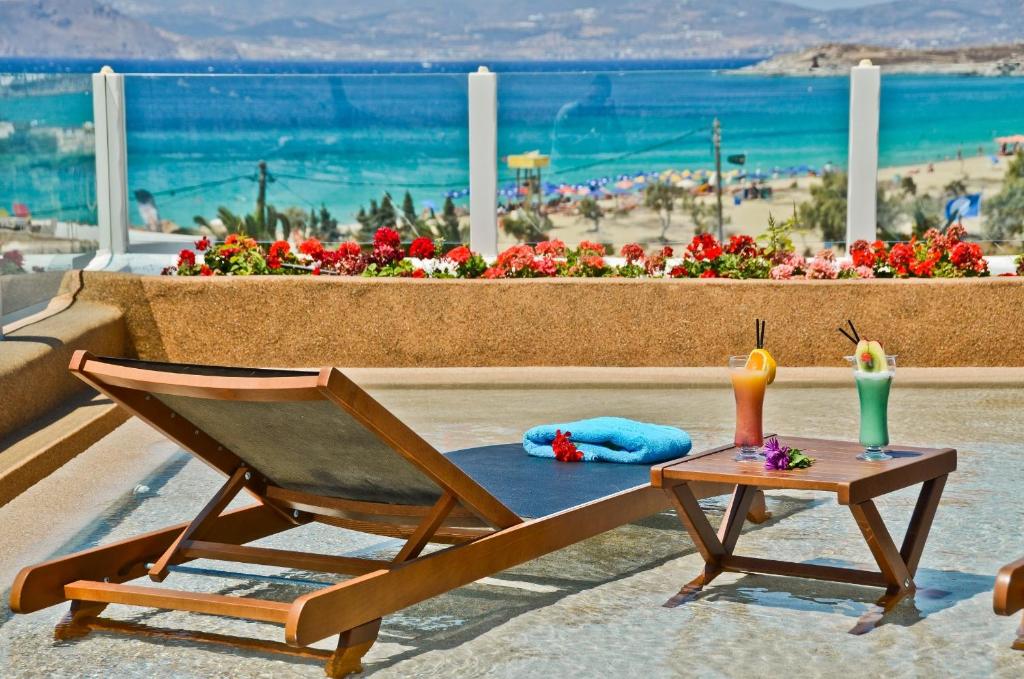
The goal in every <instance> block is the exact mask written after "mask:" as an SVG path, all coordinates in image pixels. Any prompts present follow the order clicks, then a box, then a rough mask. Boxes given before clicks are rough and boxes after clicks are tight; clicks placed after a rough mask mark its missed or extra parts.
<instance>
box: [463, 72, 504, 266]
mask: <svg viewBox="0 0 1024 679" xmlns="http://www.w3.org/2000/svg"><path fill="white" fill-rule="evenodd" d="M469 246H470V248H471V249H472V250H474V251H476V252H479V253H480V254H481V255H483V256H484V257H494V256H496V255H497V254H498V76H497V74H495V73H491V72H490V71H489V70H488V69H487V67H486V66H481V67H480V69H479V70H478V71H477V72H476V73H470V74H469Z"/></svg>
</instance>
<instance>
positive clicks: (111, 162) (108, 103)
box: [92, 66, 128, 258]
mask: <svg viewBox="0 0 1024 679" xmlns="http://www.w3.org/2000/svg"><path fill="white" fill-rule="evenodd" d="M92 113H93V123H94V124H95V126H96V212H97V218H98V221H99V229H100V243H99V249H100V252H98V253H97V258H100V257H103V256H105V255H106V256H108V258H109V256H110V255H120V254H124V253H126V252H127V251H128V151H127V147H128V144H127V133H126V131H125V106H124V76H123V75H118V74H116V73H114V69H112V68H110V67H109V66H104V67H103V68H102V69H101V70H100V72H99V73H94V74H93V76H92Z"/></svg>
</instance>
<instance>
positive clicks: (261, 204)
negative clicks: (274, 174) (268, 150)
mask: <svg viewBox="0 0 1024 679" xmlns="http://www.w3.org/2000/svg"><path fill="white" fill-rule="evenodd" d="M259 170H260V171H259V175H258V181H259V187H260V188H259V191H258V192H257V193H256V223H257V224H259V228H260V232H261V235H262V231H263V230H264V229H265V228H266V226H267V161H265V160H261V161H260V163H259ZM271 240H273V238H271Z"/></svg>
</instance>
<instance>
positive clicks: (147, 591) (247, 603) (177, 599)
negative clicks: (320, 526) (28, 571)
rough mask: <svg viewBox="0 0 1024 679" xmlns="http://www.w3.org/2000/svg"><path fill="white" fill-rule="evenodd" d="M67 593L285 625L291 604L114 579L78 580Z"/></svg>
mask: <svg viewBox="0 0 1024 679" xmlns="http://www.w3.org/2000/svg"><path fill="white" fill-rule="evenodd" d="M64 595H65V596H66V597H67V598H68V599H72V600H78V601H96V602H101V603H105V604H126V605H128V606H145V607H148V608H166V609H169V610H174V611H191V612H193V613H206V614H208V615H222V616H226V617H231V618H247V619H249V620H260V621H262V622H274V623H278V624H280V625H283V624H284V623H285V622H286V621H287V619H288V611H289V609H290V608H291V604H285V603H281V602H279V601H266V600H264V599H244V598H240V597H232V596H224V595H223V594H197V593H193V592H181V591H178V590H172V589H164V588H160V587H140V586H138V585H119V584H114V583H110V582H95V581H92V580H76V581H75V582H72V583H70V584H67V585H65V586H64Z"/></svg>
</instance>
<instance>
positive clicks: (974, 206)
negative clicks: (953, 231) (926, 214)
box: [946, 193, 981, 222]
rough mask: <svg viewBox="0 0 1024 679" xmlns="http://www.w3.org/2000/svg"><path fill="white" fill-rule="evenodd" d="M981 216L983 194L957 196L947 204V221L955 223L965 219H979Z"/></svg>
mask: <svg viewBox="0 0 1024 679" xmlns="http://www.w3.org/2000/svg"><path fill="white" fill-rule="evenodd" d="M980 214H981V194H980V193H971V194H968V195H966V196H957V197H956V198H953V199H952V200H950V201H949V202H948V203H946V219H947V220H948V221H951V222H955V221H956V220H958V219H964V218H965V217H977V216H979V215H980Z"/></svg>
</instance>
